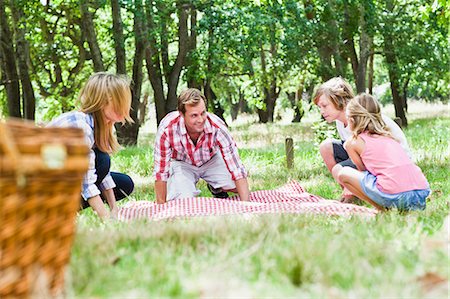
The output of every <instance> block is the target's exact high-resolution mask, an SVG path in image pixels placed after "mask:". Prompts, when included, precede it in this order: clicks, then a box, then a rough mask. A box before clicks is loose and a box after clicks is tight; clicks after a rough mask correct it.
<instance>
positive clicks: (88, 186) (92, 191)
mask: <svg viewBox="0 0 450 299" xmlns="http://www.w3.org/2000/svg"><path fill="white" fill-rule="evenodd" d="M78 127H79V128H81V129H83V131H84V136H85V139H86V142H87V145H88V146H89V168H88V171H87V172H86V174H85V176H84V179H83V185H82V188H81V197H83V199H84V200H88V199H89V198H91V197H94V196H96V195H99V194H100V190H99V189H98V187H97V186H96V185H95V182H96V181H97V171H96V169H95V152H94V150H93V147H94V143H95V139H94V130H93V129H92V127H90V126H89V125H88V124H87V123H85V122H84V123H83V124H82V125H81V126H78Z"/></svg>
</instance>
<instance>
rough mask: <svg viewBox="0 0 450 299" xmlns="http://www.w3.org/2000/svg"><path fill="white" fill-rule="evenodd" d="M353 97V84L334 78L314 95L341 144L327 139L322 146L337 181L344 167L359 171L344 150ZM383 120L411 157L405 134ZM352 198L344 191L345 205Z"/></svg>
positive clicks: (348, 135) (325, 160)
mask: <svg viewBox="0 0 450 299" xmlns="http://www.w3.org/2000/svg"><path fill="white" fill-rule="evenodd" d="M353 97H354V95H353V90H352V87H351V86H350V84H348V82H346V81H345V80H344V79H342V78H341V77H335V78H332V79H330V80H328V81H327V82H325V83H323V84H322V85H321V86H320V87H319V88H318V90H317V91H316V94H315V95H314V103H315V104H316V105H317V106H318V107H319V109H320V114H322V116H323V118H324V119H325V120H326V121H327V122H328V123H331V122H333V121H334V122H335V123H336V129H337V131H338V134H339V137H340V140H336V139H327V140H325V141H324V142H322V143H321V144H320V149H319V150H320V154H321V156H322V159H323V161H324V162H325V165H326V166H327V168H328V170H329V171H330V172H331V173H332V174H333V177H335V178H336V174H337V173H339V170H340V169H341V168H342V167H344V166H350V167H353V168H355V169H356V166H355V164H353V162H352V160H351V159H350V157H349V156H348V153H347V151H346V150H345V149H344V142H345V140H347V139H348V138H349V137H350V136H351V134H352V133H351V131H350V129H349V128H348V127H347V126H348V122H347V118H346V117H345V108H346V107H347V104H348V102H349V101H350V100H351V99H352V98H353ZM381 117H382V118H383V121H384V122H385V123H386V126H387V127H388V128H389V130H390V131H391V132H392V135H393V136H394V138H395V139H396V140H397V141H398V142H400V144H401V146H402V147H403V149H405V151H406V152H407V153H408V155H409V156H411V154H410V150H409V146H408V142H407V140H406V137H405V134H403V131H402V130H401V128H400V127H399V126H398V125H397V124H396V123H395V122H394V121H393V120H392V119H391V118H389V117H388V116H386V115H384V114H382V115H381ZM352 199H353V194H351V192H350V191H348V190H347V189H344V192H343V194H342V201H343V202H352Z"/></svg>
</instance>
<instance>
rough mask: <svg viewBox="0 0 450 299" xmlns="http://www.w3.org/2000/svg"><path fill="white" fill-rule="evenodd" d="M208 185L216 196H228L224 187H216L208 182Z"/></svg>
mask: <svg viewBox="0 0 450 299" xmlns="http://www.w3.org/2000/svg"><path fill="white" fill-rule="evenodd" d="M207 186H208V190H209V191H210V192H211V194H212V195H213V196H214V198H228V193H227V192H225V191H223V190H222V188H219V189H214V188H213V186H211V185H210V184H207Z"/></svg>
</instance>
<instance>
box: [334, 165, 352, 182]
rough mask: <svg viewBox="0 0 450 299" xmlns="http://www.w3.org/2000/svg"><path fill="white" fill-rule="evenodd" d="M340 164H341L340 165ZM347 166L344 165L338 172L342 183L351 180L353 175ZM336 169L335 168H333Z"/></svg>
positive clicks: (337, 175)
mask: <svg viewBox="0 0 450 299" xmlns="http://www.w3.org/2000/svg"><path fill="white" fill-rule="evenodd" d="M339 166H340V165H339ZM346 168H347V167H342V166H341V168H340V169H339V172H337V174H336V177H337V178H338V180H339V182H341V183H342V184H347V183H349V182H350V179H351V175H350V173H349V172H348V171H347V169H346ZM333 170H334V168H333Z"/></svg>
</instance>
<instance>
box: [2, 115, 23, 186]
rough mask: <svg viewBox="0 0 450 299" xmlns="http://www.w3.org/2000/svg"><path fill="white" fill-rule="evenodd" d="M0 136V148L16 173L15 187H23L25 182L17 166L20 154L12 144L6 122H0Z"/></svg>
mask: <svg viewBox="0 0 450 299" xmlns="http://www.w3.org/2000/svg"><path fill="white" fill-rule="evenodd" d="M0 136H2V137H1V142H0V146H1V147H2V148H3V151H4V152H5V156H6V157H7V158H8V159H9V160H10V161H11V162H12V163H11V164H12V167H13V170H15V172H16V180H17V186H19V187H23V186H24V185H25V183H26V181H25V175H24V173H23V171H22V167H20V166H19V164H20V153H19V150H18V149H17V146H16V144H15V142H14V139H13V138H12V136H11V132H10V131H9V129H8V124H7V123H6V122H0Z"/></svg>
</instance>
